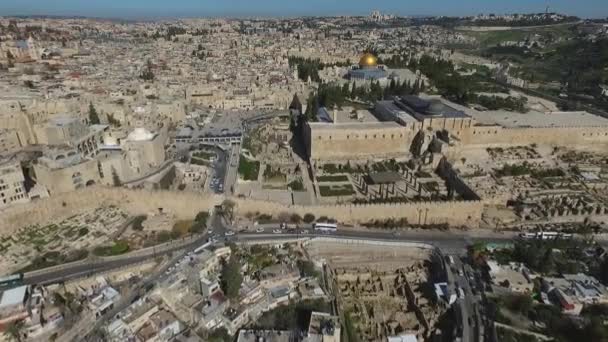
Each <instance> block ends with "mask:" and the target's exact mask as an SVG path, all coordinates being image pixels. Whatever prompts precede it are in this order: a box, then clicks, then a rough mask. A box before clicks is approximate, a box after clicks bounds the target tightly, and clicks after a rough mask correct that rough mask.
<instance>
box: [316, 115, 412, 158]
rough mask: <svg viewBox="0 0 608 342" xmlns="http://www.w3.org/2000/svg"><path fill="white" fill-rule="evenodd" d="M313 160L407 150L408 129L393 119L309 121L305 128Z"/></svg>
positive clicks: (389, 153) (358, 156)
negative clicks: (385, 120) (333, 121)
mask: <svg viewBox="0 0 608 342" xmlns="http://www.w3.org/2000/svg"><path fill="white" fill-rule="evenodd" d="M305 136H306V140H307V147H308V151H309V157H310V159H312V160H335V159H342V160H351V159H367V158H381V157H391V156H399V155H403V154H405V153H407V151H408V148H409V144H408V140H407V139H408V132H407V129H406V128H405V127H403V126H401V125H399V124H397V123H395V122H366V123H322V122H311V123H309V124H308V125H307V129H306V130H305Z"/></svg>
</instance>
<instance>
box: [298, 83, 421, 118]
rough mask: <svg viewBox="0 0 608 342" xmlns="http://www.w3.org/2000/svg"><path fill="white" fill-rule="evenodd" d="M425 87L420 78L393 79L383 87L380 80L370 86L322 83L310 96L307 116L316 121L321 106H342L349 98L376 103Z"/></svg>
mask: <svg viewBox="0 0 608 342" xmlns="http://www.w3.org/2000/svg"><path fill="white" fill-rule="evenodd" d="M424 89H425V85H424V83H423V82H420V81H419V80H416V81H415V82H413V83H412V82H409V81H403V82H400V81H395V80H394V79H393V80H391V82H390V84H389V85H388V86H387V87H382V86H381V85H380V82H371V84H370V85H369V87H366V86H360V87H359V86H357V83H356V82H353V83H352V85H351V84H350V83H345V84H343V85H342V86H340V85H337V84H327V83H322V84H320V85H319V89H318V90H317V91H316V92H313V93H311V94H310V96H309V97H308V102H307V106H306V112H305V117H306V118H307V120H308V121H316V120H317V117H316V116H317V113H318V111H319V108H320V107H326V108H333V107H334V106H335V107H338V108H341V107H342V106H343V105H344V104H345V103H346V101H347V100H360V101H364V102H367V103H374V102H376V101H379V100H382V99H389V98H391V97H392V96H395V95H406V94H418V93H419V92H421V91H424Z"/></svg>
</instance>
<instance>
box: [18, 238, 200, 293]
mask: <svg viewBox="0 0 608 342" xmlns="http://www.w3.org/2000/svg"><path fill="white" fill-rule="evenodd" d="M206 241H207V235H202V236H200V237H198V238H196V239H193V240H192V241H191V242H190V243H186V244H176V246H175V247H172V246H170V245H169V246H167V247H166V248H163V249H162V250H159V251H157V250H155V249H152V250H151V251H149V253H145V254H141V253H138V254H136V255H133V254H132V255H129V254H126V255H124V257H117V258H116V259H113V260H103V259H100V260H93V261H91V262H90V263H86V264H82V263H80V264H74V265H70V264H67V265H65V267H64V268H62V269H59V270H58V269H57V268H56V267H54V268H52V270H49V272H44V270H40V271H38V272H37V273H36V274H35V275H33V276H27V275H26V277H25V278H24V280H23V282H24V283H25V284H50V283H56V282H61V281H65V280H69V279H73V278H77V277H84V276H89V275H93V274H96V273H101V272H106V271H110V270H113V269H116V268H120V267H124V266H128V265H132V264H136V263H139V262H144V261H147V260H150V259H152V258H154V257H156V256H157V255H164V254H168V253H173V252H175V251H182V250H192V249H195V248H196V247H198V246H200V245H202V244H204V243H205V242H206Z"/></svg>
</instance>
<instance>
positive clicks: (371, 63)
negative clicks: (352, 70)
mask: <svg viewBox="0 0 608 342" xmlns="http://www.w3.org/2000/svg"><path fill="white" fill-rule="evenodd" d="M377 65H378V58H377V57H376V56H374V55H373V54H371V53H369V52H368V53H366V54H364V55H363V56H361V59H360V60H359V66H360V67H362V68H364V67H375V66H377Z"/></svg>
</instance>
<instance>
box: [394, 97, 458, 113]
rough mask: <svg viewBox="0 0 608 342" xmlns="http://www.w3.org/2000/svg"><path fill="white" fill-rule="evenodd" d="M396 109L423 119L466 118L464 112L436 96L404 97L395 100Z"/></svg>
mask: <svg viewBox="0 0 608 342" xmlns="http://www.w3.org/2000/svg"><path fill="white" fill-rule="evenodd" d="M395 104H396V105H397V107H401V108H402V109H404V110H406V111H408V112H409V113H410V114H412V115H415V116H418V118H419V119H423V118H433V117H442V118H467V117H469V115H467V114H466V113H465V112H464V111H462V110H460V109H458V108H456V107H454V106H452V104H451V103H450V102H449V101H447V100H445V99H443V98H441V97H436V96H428V97H419V96H415V95H405V96H402V97H400V98H399V99H396V100H395Z"/></svg>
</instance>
